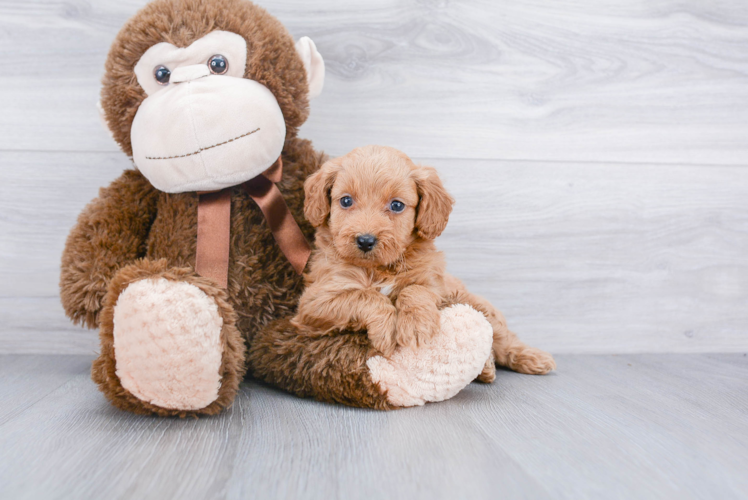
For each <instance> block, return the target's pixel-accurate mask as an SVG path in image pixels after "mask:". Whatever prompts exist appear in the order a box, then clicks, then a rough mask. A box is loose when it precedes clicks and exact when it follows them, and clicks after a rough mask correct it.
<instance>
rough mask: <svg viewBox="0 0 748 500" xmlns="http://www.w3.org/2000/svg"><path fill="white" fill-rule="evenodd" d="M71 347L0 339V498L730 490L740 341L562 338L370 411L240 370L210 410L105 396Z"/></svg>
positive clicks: (743, 374)
mask: <svg viewBox="0 0 748 500" xmlns="http://www.w3.org/2000/svg"><path fill="white" fill-rule="evenodd" d="M89 362H90V358H89V357H86V356H38V355H37V356H20V355H5V356H0V498H3V499H6V498H7V499H24V498H28V499H33V498H75V499H87V498H91V499H100V498H107V499H119V498H139V499H150V498H153V499H162V498H181V499H192V498H195V499H208V498H210V499H213V498H216V499H220V498H237V499H238V498H255V499H265V498H268V499H279V498H320V499H330V498H333V499H335V498H340V499H353V498H362V499H377V498H388V499H394V498H409V499H420V498H423V499H429V500H437V499H455V498H471V499H476V500H479V499H484V498H485V499H495V498H502V499H515V498H533V499H535V498H554V499H567V498H568V499H574V500H578V499H586V498H594V499H597V498H606V499H618V498H620V499H632V498H637V499H648V498H652V499H663V498H678V499H692V498H698V499H733V498H735V499H738V498H748V475H746V473H745V471H746V470H748V382H747V381H748V357H746V356H745V355H740V354H726V355H725V354H690V355H689V354H671V355H667V354H658V355H596V356H595V355H586V356H584V355H562V356H559V357H558V364H559V370H558V372H556V373H554V374H552V375H550V376H546V377H532V376H526V375H518V374H515V373H511V372H505V371H500V372H499V373H498V378H497V380H496V382H495V383H494V384H493V385H490V386H484V385H480V384H472V385H470V386H469V387H468V388H467V389H465V390H464V391H463V392H461V393H460V394H459V395H458V396H457V397H455V398H454V399H452V400H450V401H447V402H444V403H439V404H434V405H427V406H425V407H422V408H414V409H406V410H398V411H393V412H388V413H380V412H374V411H367V410H359V409H352V408H346V407H342V406H334V405H327V404H321V403H317V402H315V401H310V400H301V399H297V398H294V397H291V396H289V395H286V394H284V393H282V392H279V391H278V390H276V389H273V388H270V387H267V386H263V385H259V384H257V383H255V382H247V383H245V384H244V385H243V388H242V390H241V392H240V394H239V396H238V398H237V400H236V403H235V404H234V406H233V407H232V408H231V409H230V410H229V411H228V412H226V413H225V414H223V415H220V416H218V417H213V418H203V419H199V420H193V419H188V420H179V419H160V418H147V417H139V416H134V415H130V414H127V413H124V412H120V411H118V410H116V409H114V408H113V407H111V406H110V405H109V404H108V403H107V402H106V400H105V399H104V397H103V396H102V395H101V394H100V393H99V392H98V391H97V390H96V388H95V386H94V384H93V383H92V382H91V381H90V379H89V376H88V369H89Z"/></svg>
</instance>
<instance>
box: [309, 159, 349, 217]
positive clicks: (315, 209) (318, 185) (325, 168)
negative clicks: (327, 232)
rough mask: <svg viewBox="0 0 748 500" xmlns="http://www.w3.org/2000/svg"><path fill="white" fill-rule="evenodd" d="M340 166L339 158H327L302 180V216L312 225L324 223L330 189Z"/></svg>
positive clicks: (326, 215) (327, 214) (327, 213)
mask: <svg viewBox="0 0 748 500" xmlns="http://www.w3.org/2000/svg"><path fill="white" fill-rule="evenodd" d="M340 166H341V165H340V160H339V159H337V158H336V159H334V160H329V161H327V162H325V163H324V164H323V165H322V167H320V169H319V170H317V171H316V172H315V173H313V174H312V175H310V176H309V177H308V178H307V180H306V181H305V182H304V216H305V217H306V220H308V221H309V223H310V224H311V225H312V226H314V227H319V226H321V225H322V224H324V223H325V222H326V221H327V217H328V216H329V215H330V190H331V189H332V185H333V184H335V176H336V175H337V174H338V171H339V170H340Z"/></svg>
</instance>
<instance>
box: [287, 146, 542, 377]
mask: <svg viewBox="0 0 748 500" xmlns="http://www.w3.org/2000/svg"><path fill="white" fill-rule="evenodd" d="M304 191H305V194H306V200H305V204H304V214H305V216H306V218H307V220H308V221H309V222H310V223H311V224H312V225H313V226H314V227H316V228H317V233H316V240H315V243H316V248H315V250H314V252H313V254H312V257H311V262H310V269H309V272H308V273H307V274H306V276H305V283H306V289H305V291H304V293H303V294H302V296H301V299H300V302H299V308H298V313H297V315H296V316H295V317H294V319H293V320H292V323H293V324H294V325H295V326H296V327H297V328H299V330H300V331H301V332H302V334H303V333H304V332H307V333H315V334H319V333H320V332H323V333H333V332H336V331H342V330H346V329H348V330H366V331H367V332H368V336H369V339H370V341H371V344H372V346H373V347H375V348H376V349H378V350H379V351H380V352H381V353H382V354H383V355H384V356H385V357H386V356H389V355H391V354H392V353H393V352H394V350H395V348H396V347H397V346H409V347H413V348H415V347H418V346H420V345H421V344H423V343H424V342H428V341H429V339H431V338H432V337H433V336H434V335H437V334H438V333H439V325H440V313H439V310H440V309H442V308H444V307H446V306H449V305H452V304H456V303H462V304H468V305H470V306H472V307H473V308H475V309H477V310H478V311H480V312H482V313H483V314H484V315H485V316H486V318H487V319H488V321H489V322H490V323H491V326H492V327H493V356H492V359H489V360H488V361H487V362H486V366H485V368H484V370H483V373H481V375H480V377H479V380H481V381H483V382H491V381H493V379H494V378H495V366H494V362H495V363H497V364H499V365H501V366H505V367H507V368H510V369H512V370H515V371H518V372H521V373H530V374H544V373H548V372H549V371H550V370H552V369H554V368H555V367H556V364H555V362H554V361H553V358H552V357H551V355H550V354H548V353H546V352H543V351H541V350H539V349H535V348H532V347H529V346H527V345H525V344H523V343H522V342H521V341H520V340H519V339H518V338H517V336H516V335H515V334H514V333H513V332H511V331H509V330H508V329H507V326H506V321H505V319H504V316H503V315H502V314H501V312H499V311H498V310H497V309H495V308H494V307H493V306H492V305H491V304H489V303H488V302H487V301H486V300H484V299H482V298H481V297H478V296H476V295H473V294H472V293H470V292H468V291H467V290H466V288H465V286H464V285H463V284H462V283H461V282H460V281H459V280H458V279H457V278H455V277H453V276H451V275H449V274H448V273H447V272H446V264H445V261H444V256H443V254H442V253H441V252H439V251H437V249H436V247H435V246H434V239H435V238H436V237H437V236H439V235H440V234H441V232H442V231H443V230H444V228H445V227H446V225H447V220H448V218H449V214H450V212H451V211H452V205H453V203H454V200H453V199H452V197H451V196H450V195H449V193H447V191H446V190H445V189H444V186H443V185H442V183H441V180H440V179H439V177H438V175H437V173H436V170H434V169H433V168H431V167H423V166H417V165H415V164H414V163H413V162H412V161H411V160H410V158H408V157H407V156H406V155H405V154H404V153H402V152H400V151H398V150H396V149H393V148H389V147H383V146H366V147H362V148H358V149H355V150H353V151H352V152H350V153H348V154H347V155H345V156H343V157H340V158H336V159H334V160H330V161H328V162H326V163H325V164H324V165H323V166H322V168H321V169H320V170H319V171H318V172H316V173H315V174H313V175H312V176H310V177H309V178H308V179H307V181H306V183H305V184H304Z"/></svg>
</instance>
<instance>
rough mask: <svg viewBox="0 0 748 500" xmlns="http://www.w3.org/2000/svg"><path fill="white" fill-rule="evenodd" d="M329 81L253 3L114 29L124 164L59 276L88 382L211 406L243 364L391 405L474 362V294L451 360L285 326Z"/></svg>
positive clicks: (312, 55)
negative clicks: (318, 111) (311, 116)
mask: <svg viewBox="0 0 748 500" xmlns="http://www.w3.org/2000/svg"><path fill="white" fill-rule="evenodd" d="M323 79H324V63H323V60H322V57H321V56H320V54H319V53H318V52H317V49H316V48H315V45H314V43H313V42H312V41H311V40H310V39H308V38H302V39H301V40H299V41H298V42H297V43H294V41H293V39H292V37H291V36H290V35H289V33H288V32H287V30H286V29H285V28H284V27H283V26H282V25H281V24H280V23H279V22H278V21H277V20H276V19H275V18H273V17H272V16H270V15H269V14H268V13H267V12H265V11H264V10H263V9H261V8H259V7H257V6H255V5H254V4H252V3H250V2H249V1H247V0H156V1H154V2H152V3H150V4H148V5H147V6H145V7H144V8H143V9H142V10H140V11H139V12H138V13H137V14H136V15H135V16H134V17H133V18H132V19H130V20H129V21H128V22H127V23H126V24H125V26H124V27H123V28H122V30H121V31H120V33H119V34H118V35H117V37H116V39H115V41H114V43H113V45H112V47H111V50H110V52H109V56H108V59H107V61H106V72H105V75H104V77H103V88H102V91H101V103H100V108H101V111H102V113H103V117H104V119H105V121H106V124H107V126H108V128H109V130H110V131H111V134H112V136H113V138H114V139H115V140H116V142H117V143H118V144H119V145H120V147H121V148H122V150H123V151H124V153H125V154H126V155H128V156H130V157H132V160H133V163H134V168H133V169H131V170H126V171H125V172H124V173H123V174H122V175H121V176H120V177H119V178H118V179H116V180H115V181H114V182H112V184H111V185H109V186H108V187H106V188H103V189H101V191H100V194H99V197H98V198H96V199H94V200H93V201H92V202H91V203H90V204H89V205H88V206H87V207H86V208H85V209H84V211H83V212H82V213H81V214H80V216H79V218H78V221H77V223H76V225H75V226H74V227H73V229H72V230H71V232H70V235H69V237H68V239H67V242H66V246H65V250H64V253H63V256H62V269H61V280H60V288H61V299H62V303H63V306H64V308H65V311H66V314H67V315H68V316H69V317H70V318H71V320H72V321H73V322H75V323H80V324H83V325H85V326H87V327H89V328H98V329H99V336H100V341H101V352H100V354H99V356H98V358H97V359H96V360H95V361H94V363H93V367H92V378H93V380H94V381H95V382H96V383H97V384H98V386H99V388H100V389H101V391H102V392H103V393H104V394H105V395H106V397H107V398H108V399H109V400H110V401H111V402H112V404H114V405H115V406H116V407H118V408H121V409H124V410H128V411H131V412H135V413H140V414H156V415H161V416H171V415H178V416H186V415H201V414H202V415H210V414H216V413H219V412H220V411H222V410H223V409H224V408H226V407H228V406H230V405H231V403H232V401H233V400H234V398H235V396H236V393H237V389H238V387H239V383H240V381H241V380H242V378H243V377H244V376H245V373H246V372H247V370H249V372H250V373H251V374H253V375H255V376H257V377H259V378H261V379H263V380H266V381H268V382H270V383H272V384H275V385H277V386H278V387H280V388H282V389H285V390H287V391H289V392H292V393H294V394H297V395H300V396H304V397H314V398H317V399H319V400H323V401H329V402H337V403H343V404H347V405H354V406H360V407H370V408H378V409H388V408H393V407H397V406H408V405H413V404H423V402H425V401H437V400H442V399H446V398H448V397H451V396H452V395H454V394H456V393H457V392H458V391H459V390H460V389H462V388H463V387H464V386H465V385H467V384H468V383H469V382H470V381H471V380H472V379H474V378H475V377H476V376H478V375H479V374H480V373H481V371H482V369H483V366H484V362H485V359H486V358H487V357H488V356H489V355H490V343H491V340H490V336H491V333H490V331H491V330H490V328H491V327H490V325H489V324H488V322H487V321H486V320H485V318H483V317H482V315H480V313H477V312H476V311H475V310H472V309H470V308H468V307H467V306H463V308H462V309H459V308H458V309H452V310H451V312H450V314H449V315H446V314H443V317H442V329H443V331H444V334H445V335H447V336H448V339H451V344H450V345H451V347H450V349H452V350H453V351H454V352H455V353H457V354H459V355H455V356H451V357H450V356H447V357H446V358H443V359H436V358H434V357H433V356H432V357H429V356H426V358H424V359H419V358H418V356H417V355H416V356H413V355H411V356H400V358H396V357H393V358H392V359H391V360H383V359H382V357H381V356H380V355H379V353H378V352H376V351H375V350H374V349H373V348H372V347H371V345H370V344H369V342H368V339H367V337H366V334H365V332H342V333H341V334H340V335H333V336H329V335H328V336H320V337H308V336H307V337H303V338H301V337H299V336H298V335H296V334H295V331H294V328H293V327H292V326H291V325H290V323H289V318H290V317H292V316H293V313H294V311H295V308H296V303H297V300H298V297H299V295H300V292H301V291H302V276H301V272H302V271H303V269H304V267H305V265H306V261H307V258H308V257H309V252H310V250H309V245H308V244H307V243H306V241H307V240H311V239H312V237H313V229H312V227H311V226H310V225H309V224H308V223H307V222H305V221H304V219H303V183H304V181H305V179H306V178H307V177H308V176H309V175H310V174H312V173H314V172H315V171H316V170H317V169H318V168H319V167H320V165H321V164H322V163H323V162H324V161H325V160H326V158H325V157H324V155H323V154H321V153H319V152H316V151H315V150H314V149H313V148H312V144H311V143H310V142H309V141H307V140H303V139H300V138H298V137H297V132H298V130H299V127H300V126H301V125H302V124H303V123H304V121H305V120H306V118H307V115H308V113H309V99H310V98H312V97H314V96H315V95H316V94H318V93H319V92H320V91H321V89H322V84H323ZM372 359H376V364H377V366H378V367H379V370H378V373H380V375H378V376H377V379H376V380H374V378H373V377H372V374H371V372H370V366H371V365H372ZM382 363H385V365H386V366H385V369H382ZM382 373H384V375H382ZM434 374H436V375H437V376H436V378H434ZM422 376H425V378H423V377H422ZM419 377H420V378H419ZM419 380H420V381H421V382H423V383H419ZM424 380H425V381H426V382H424ZM401 382H403V383H401ZM401 386H402V387H406V388H407V391H406V392H408V394H406V395H405V396H404V395H403V391H404V390H406V389H403V388H402V387H401ZM395 392H397V393H399V397H398V399H397V401H394V400H393V399H392V398H391V394H394V393H395Z"/></svg>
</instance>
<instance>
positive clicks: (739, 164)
mask: <svg viewBox="0 0 748 500" xmlns="http://www.w3.org/2000/svg"><path fill="white" fill-rule="evenodd" d="M260 3H261V4H262V5H263V6H265V7H266V8H267V9H268V10H269V11H270V12H271V13H273V14H275V15H276V16H278V17H279V18H280V19H281V20H282V21H283V22H284V23H285V24H286V25H287V26H288V28H289V29H290V31H291V32H292V33H293V35H294V36H296V37H300V36H303V35H309V36H311V37H312V38H313V39H314V40H315V41H316V43H317V45H318V48H319V50H320V52H321V53H322V55H323V56H324V57H325V59H326V62H327V69H328V78H327V81H326V87H325V90H324V92H323V94H322V96H320V98H318V99H317V100H315V101H314V102H313V106H312V116H311V118H310V120H309V122H308V123H307V124H306V125H305V126H304V128H303V129H302V133H301V135H302V136H304V137H308V138H311V139H313V140H314V142H315V145H316V146H317V147H318V148H320V149H324V150H326V151H327V152H329V153H330V154H333V155H337V154H343V153H345V152H346V151H348V150H350V149H351V148H353V147H355V146H359V145H363V144H369V143H380V144H387V145H392V146H395V147H398V148H400V149H402V150H404V151H405V152H407V153H408V154H410V155H411V156H412V157H414V158H416V159H418V160H420V161H422V162H424V163H429V164H432V165H434V166H436V167H437V168H438V169H439V170H440V172H442V174H443V176H444V178H445V182H446V183H447V186H448V187H449V189H450V190H451V192H452V194H453V195H454V196H455V198H456V199H457V200H458V204H457V207H456V209H455V212H454V215H453V218H452V221H451V223H450V226H449V227H448V229H447V231H446V233H445V234H444V235H443V236H442V238H441V239H440V246H441V247H442V248H443V249H444V250H445V251H446V253H447V257H448V260H449V267H450V270H451V271H452V272H453V273H455V274H457V275H459V276H461V277H463V278H464V280H465V281H466V282H467V283H468V284H469V285H470V286H471V288H472V289H474V290H475V291H476V292H478V293H481V294H483V295H485V296H487V297H488V298H490V299H491V300H492V301H493V302H494V303H495V304H496V305H497V306H498V307H500V308H501V309H502V310H504V312H505V314H506V315H507V317H508V319H509V322H510V326H513V327H514V329H515V330H517V331H518V332H519V333H520V334H522V336H523V337H524V338H525V339H526V340H527V341H529V342H532V343H535V344H537V345H539V346H541V347H544V348H546V349H549V350H551V351H553V352H647V351H653V352H668V351H673V352H702V351H737V352H740V351H745V350H748V211H747V209H748V168H747V167H748V140H746V138H747V137H748V3H746V2H744V1H743V0H718V1H714V0H713V1H710V2H703V1H701V0H655V1H643V0H639V1H624V0H621V1H613V0H575V1H571V0H527V1H523V2H510V1H503V0H502V1H497V0H483V1H479V0H464V1H459V2H450V1H447V0H435V1H411V2H405V1H394V0H367V1H360V2H359V1H357V2H336V1H332V0H319V1H317V2H313V3H310V2H302V1H300V0H293V1H292V0H283V1H272V2H271V1H267V2H262V1H261V2H260ZM143 4H144V2H143V1H134V0H127V1H122V0H120V1H113V0H96V1H83V0H77V1H70V2H53V1H46V0H0V56H1V57H0V59H1V60H3V61H4V65H3V71H2V72H0V96H2V99H1V100H0V102H1V103H2V104H0V352H55V353H63V352H64V353H90V352H92V351H93V350H95V349H96V343H97V342H96V335H95V332H91V331H86V330H81V329H79V328H77V327H73V326H71V325H69V323H68V322H67V320H66V319H65V317H64V316H63V314H62V310H61V307H60V306H59V300H58V298H57V277H58V265H59V256H60V253H61V250H62V245H63V242H64V238H65V236H66V234H67V231H68V230H69V228H70V226H71V225H72V224H73V223H74V221H75V217H76V216H77V214H78V213H79V212H80V210H81V209H82V208H83V206H84V205H85V203H87V202H88V201H89V200H90V199H91V198H93V197H94V196H95V195H96V193H97V190H98V188H99V187H100V186H102V185H105V184H107V183H108V182H109V181H110V180H111V179H113V178H114V177H116V176H117V175H118V174H119V172H121V170H122V169H123V168H126V167H127V166H128V165H129V161H128V159H127V158H125V157H124V155H123V154H122V153H120V152H119V151H118V149H117V146H116V144H114V143H113V142H112V141H111V139H110V138H109V136H108V135H107V133H106V131H105V130H104V129H103V128H102V126H101V125H100V122H99V118H98V115H97V111H96V108H95V103H96V101H97V99H98V88H99V79H100V77H101V74H102V71H103V63H104V59H105V57H106V53H107V50H108V47H109V44H110V43H111V40H112V39H113V37H114V36H115V34H116V32H117V30H118V29H119V27H120V26H121V25H122V23H123V22H124V21H125V20H126V19H127V18H128V17H129V16H131V15H132V14H133V13H134V12H135V11H136V9H137V8H138V7H139V6H141V5H143Z"/></svg>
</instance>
